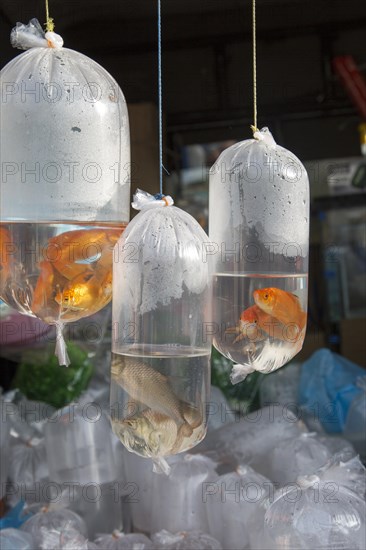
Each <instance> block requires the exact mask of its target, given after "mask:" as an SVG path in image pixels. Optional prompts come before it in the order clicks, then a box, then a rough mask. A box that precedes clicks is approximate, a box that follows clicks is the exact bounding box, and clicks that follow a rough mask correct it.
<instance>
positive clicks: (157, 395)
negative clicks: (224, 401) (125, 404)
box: [111, 357, 202, 437]
mask: <svg viewBox="0 0 366 550" xmlns="http://www.w3.org/2000/svg"><path fill="white" fill-rule="evenodd" d="M111 372H112V377H113V378H114V379H115V380H116V382H117V383H118V384H120V385H121V386H122V388H123V389H124V390H125V391H126V392H127V393H128V395H129V397H130V399H131V398H132V399H133V400H135V401H139V402H140V403H142V404H143V405H145V406H146V407H147V408H149V409H152V410H153V411H154V413H160V414H161V415H163V416H166V417H169V418H170V419H172V420H173V421H174V422H175V423H176V425H177V426H178V429H181V430H182V431H183V434H184V435H185V436H186V437H189V436H190V435H191V434H192V432H193V429H194V428H195V427H196V426H198V425H199V424H200V423H201V421H202V414H201V412H200V411H199V410H198V409H197V408H196V407H193V406H192V405H190V404H189V403H186V402H184V401H182V400H181V399H179V398H178V397H177V395H176V394H175V393H174V391H173V390H172V388H171V386H170V384H169V381H168V378H167V377H166V376H164V375H163V374H161V373H160V372H158V371H156V370H155V369H153V368H151V367H150V366H149V365H146V363H144V362H143V361H141V360H138V359H132V358H131V359H128V360H127V361H126V363H125V366H123V367H122V368H121V360H120V359H118V358H116V357H115V358H114V359H113V360H112V368H111Z"/></svg>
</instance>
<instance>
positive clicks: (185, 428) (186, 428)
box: [177, 422, 193, 438]
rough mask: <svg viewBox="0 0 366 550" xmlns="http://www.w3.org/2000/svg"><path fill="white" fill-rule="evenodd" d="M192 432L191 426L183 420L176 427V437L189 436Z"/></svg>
mask: <svg viewBox="0 0 366 550" xmlns="http://www.w3.org/2000/svg"><path fill="white" fill-rule="evenodd" d="M192 434H193V428H192V426H190V425H189V424H188V422H184V424H182V425H181V426H180V428H179V429H178V435H177V437H178V438H183V437H190V436H191V435H192Z"/></svg>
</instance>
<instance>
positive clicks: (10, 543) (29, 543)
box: [0, 528, 35, 550]
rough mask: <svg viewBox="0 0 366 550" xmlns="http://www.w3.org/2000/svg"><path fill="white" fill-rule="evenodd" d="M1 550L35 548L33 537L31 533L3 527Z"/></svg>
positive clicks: (28, 549) (0, 541)
mask: <svg viewBox="0 0 366 550" xmlns="http://www.w3.org/2000/svg"><path fill="white" fill-rule="evenodd" d="M0 548H1V550H34V549H35V546H34V542H33V538H32V536H31V535H30V534H29V533H23V532H22V531H19V529H12V528H9V529H1V531H0Z"/></svg>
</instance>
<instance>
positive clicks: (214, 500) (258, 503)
mask: <svg viewBox="0 0 366 550" xmlns="http://www.w3.org/2000/svg"><path fill="white" fill-rule="evenodd" d="M273 493H274V488H273V485H272V483H271V481H270V480H269V479H267V478H265V477H264V476H262V475H260V474H258V473H257V472H256V471H255V470H253V469H252V468H250V467H249V466H239V467H238V468H237V469H236V471H235V472H230V473H227V474H224V475H222V476H219V477H218V478H217V479H215V480H214V481H213V482H212V483H210V484H207V485H206V488H205V492H204V502H206V503H207V504H206V506H207V517H208V524H209V533H210V534H211V535H213V536H214V537H215V538H216V539H217V540H219V541H220V542H221V544H222V546H223V548H235V549H237V550H242V549H244V548H247V547H248V545H250V546H251V543H252V540H253V539H254V538H255V537H256V536H257V533H258V532H259V531H260V530H262V529H263V523H264V515H265V511H266V506H267V500H268V499H269V498H270V497H271V496H273Z"/></svg>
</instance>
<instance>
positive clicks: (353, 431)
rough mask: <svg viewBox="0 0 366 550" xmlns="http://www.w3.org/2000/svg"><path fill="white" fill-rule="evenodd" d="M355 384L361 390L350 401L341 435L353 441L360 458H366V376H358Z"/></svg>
mask: <svg viewBox="0 0 366 550" xmlns="http://www.w3.org/2000/svg"><path fill="white" fill-rule="evenodd" d="M356 385H357V387H358V388H360V389H361V390H362V391H361V392H360V393H359V394H358V395H356V396H355V397H354V399H353V400H352V401H351V404H350V407H349V409H348V414H347V418H346V422H345V426H344V429H343V435H344V436H345V437H346V438H347V439H349V440H350V441H351V442H352V443H353V445H354V447H355V449H356V451H357V452H358V454H359V455H360V456H361V458H362V459H363V460H366V429H365V426H366V376H363V377H360V378H359V379H358V380H357V382H356Z"/></svg>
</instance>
